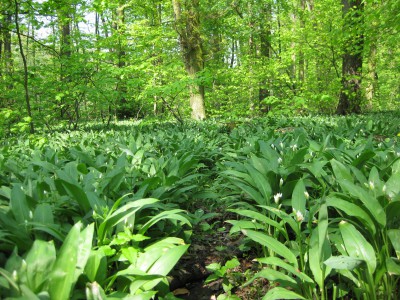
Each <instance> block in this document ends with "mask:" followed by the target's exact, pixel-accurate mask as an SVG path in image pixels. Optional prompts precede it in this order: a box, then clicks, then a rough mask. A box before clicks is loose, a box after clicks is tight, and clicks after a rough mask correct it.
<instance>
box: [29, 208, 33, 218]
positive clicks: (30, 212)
mask: <svg viewBox="0 0 400 300" xmlns="http://www.w3.org/2000/svg"><path fill="white" fill-rule="evenodd" d="M29 219H33V213H32V211H31V210H30V211H29Z"/></svg>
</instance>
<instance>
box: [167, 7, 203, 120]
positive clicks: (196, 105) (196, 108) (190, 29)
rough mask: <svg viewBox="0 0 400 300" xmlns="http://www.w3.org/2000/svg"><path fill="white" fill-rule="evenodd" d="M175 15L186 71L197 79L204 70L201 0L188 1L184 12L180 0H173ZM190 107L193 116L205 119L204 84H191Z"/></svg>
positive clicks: (193, 78) (192, 77) (197, 118)
mask: <svg viewBox="0 0 400 300" xmlns="http://www.w3.org/2000/svg"><path fill="white" fill-rule="evenodd" d="M172 6H173V9H174V15H175V29H176V31H177V32H178V35H179V42H180V47H181V51H182V56H183V60H184V63H185V67H186V72H187V73H188V75H189V77H190V78H191V79H192V80H195V79H196V77H197V76H198V74H199V72H201V71H202V70H203V64H204V62H203V49H202V40H201V37H200V13H199V0H192V1H187V2H186V5H185V7H184V9H185V12H184V13H182V6H181V1H180V0H172ZM189 93H190V107H191V109H192V118H193V119H195V120H203V119H205V117H206V112H205V107H204V86H202V85H201V84H197V83H195V82H193V83H192V84H191V85H190V86H189Z"/></svg>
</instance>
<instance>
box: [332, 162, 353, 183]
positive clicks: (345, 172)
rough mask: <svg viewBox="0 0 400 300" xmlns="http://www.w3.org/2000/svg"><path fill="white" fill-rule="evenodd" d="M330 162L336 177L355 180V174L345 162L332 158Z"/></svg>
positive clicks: (350, 180)
mask: <svg viewBox="0 0 400 300" xmlns="http://www.w3.org/2000/svg"><path fill="white" fill-rule="evenodd" d="M330 163H331V166H332V169H333V173H334V174H335V177H336V178H337V179H341V180H348V181H349V182H353V176H352V175H351V173H350V171H349V168H347V167H346V166H345V165H344V164H342V163H341V162H339V161H337V160H335V159H332V160H331V161H330Z"/></svg>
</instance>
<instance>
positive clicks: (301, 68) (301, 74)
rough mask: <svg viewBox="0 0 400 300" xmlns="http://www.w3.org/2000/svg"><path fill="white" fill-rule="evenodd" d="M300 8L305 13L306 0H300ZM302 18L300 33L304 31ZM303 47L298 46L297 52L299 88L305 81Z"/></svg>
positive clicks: (302, 19) (301, 18)
mask: <svg viewBox="0 0 400 300" xmlns="http://www.w3.org/2000/svg"><path fill="white" fill-rule="evenodd" d="M300 7H301V10H302V11H303V12H305V11H306V0H300ZM304 27H305V24H304V17H300V29H301V32H303V31H304ZM302 47H303V45H302V44H300V47H299V48H300V50H299V70H298V77H299V84H300V86H301V85H303V83H304V80H305V58H304V52H303V51H302Z"/></svg>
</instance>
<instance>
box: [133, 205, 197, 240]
mask: <svg viewBox="0 0 400 300" xmlns="http://www.w3.org/2000/svg"><path fill="white" fill-rule="evenodd" d="M182 212H184V211H183V210H182V209H173V210H168V211H163V212H161V213H159V214H157V215H156V216H154V217H152V218H151V219H150V220H149V221H148V222H146V224H144V225H142V227H141V229H140V230H139V232H138V233H139V234H145V233H146V231H147V230H148V229H149V228H150V227H151V226H153V225H154V224H156V223H157V222H159V221H161V220H163V219H169V220H177V221H181V225H180V226H182V225H183V224H186V225H188V226H189V227H192V225H191V223H190V221H189V219H188V218H186V217H184V216H183V215H181V214H180V213H182Z"/></svg>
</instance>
